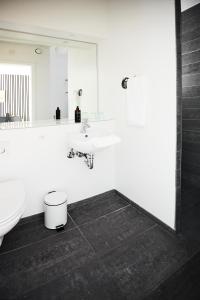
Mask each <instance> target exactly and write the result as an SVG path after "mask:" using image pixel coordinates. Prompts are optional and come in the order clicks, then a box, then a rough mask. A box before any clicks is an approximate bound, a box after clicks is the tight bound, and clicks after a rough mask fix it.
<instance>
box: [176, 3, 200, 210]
mask: <svg viewBox="0 0 200 300" xmlns="http://www.w3.org/2000/svg"><path fill="white" fill-rule="evenodd" d="M181 25H182V33H181V44H182V119H183V121H182V200H181V201H182V205H184V208H183V209H185V210H188V209H192V207H193V208H194V206H195V205H197V204H198V202H199V204H200V4H198V5H196V6H193V7H192V8H190V9H188V10H186V11H184V12H183V13H182V21H181ZM185 192H187V199H186V198H185V199H184V195H185ZM191 194H193V195H194V194H195V195H196V196H195V197H190V195H191Z"/></svg>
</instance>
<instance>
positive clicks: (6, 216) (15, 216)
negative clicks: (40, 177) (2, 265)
mask: <svg viewBox="0 0 200 300" xmlns="http://www.w3.org/2000/svg"><path fill="white" fill-rule="evenodd" d="M24 208H25V190H24V185H23V183H22V182H21V181H19V180H10V181H3V182H0V246H1V244H2V241H3V237H4V235H5V234H6V233H8V232H9V231H10V230H11V229H12V228H13V227H14V226H15V225H16V224H17V223H18V222H19V220H20V219H21V216H22V215H23V213H24Z"/></svg>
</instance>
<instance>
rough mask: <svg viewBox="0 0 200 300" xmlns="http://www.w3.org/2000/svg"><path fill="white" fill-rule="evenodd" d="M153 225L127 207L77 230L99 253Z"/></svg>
mask: <svg viewBox="0 0 200 300" xmlns="http://www.w3.org/2000/svg"><path fill="white" fill-rule="evenodd" d="M153 225H155V222H154V221H152V219H150V218H148V217H147V216H144V215H143V214H141V213H140V212H138V210H137V209H136V208H134V207H133V206H131V205H129V206H127V207H125V208H122V209H120V210H118V211H116V212H113V213H111V214H109V215H107V216H104V217H102V218H99V219H97V220H95V221H93V222H92V223H88V224H85V225H82V226H80V227H79V228H80V230H81V231H82V232H83V234H84V235H85V237H86V238H87V240H88V241H89V242H90V243H91V245H92V246H93V248H94V249H95V251H96V252H97V253H99V252H102V251H106V250H108V249H111V248H113V247H116V246H118V245H120V244H121V243H127V239H129V238H130V237H134V236H136V235H138V234H141V233H142V232H144V231H145V230H147V229H148V228H150V227H152V226H153Z"/></svg>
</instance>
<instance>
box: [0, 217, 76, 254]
mask: <svg viewBox="0 0 200 300" xmlns="http://www.w3.org/2000/svg"><path fill="white" fill-rule="evenodd" d="M70 218H71V216H70ZM71 219H72V218H71ZM72 222H73V224H74V227H72V228H71V229H68V230H64V231H61V232H57V234H54V235H53V234H52V235H50V236H47V237H44V238H42V239H40V240H38V241H35V242H31V243H28V244H26V245H23V246H20V247H17V248H15V249H11V250H8V251H5V252H3V253H0V257H1V256H2V255H4V254H9V253H12V252H15V251H18V250H20V249H23V248H26V247H29V246H31V245H34V244H38V243H40V242H41V241H44V240H48V239H50V238H53V237H55V236H61V235H62V234H64V233H66V232H68V231H71V230H73V229H77V227H78V226H77V225H76V223H75V222H74V220H72Z"/></svg>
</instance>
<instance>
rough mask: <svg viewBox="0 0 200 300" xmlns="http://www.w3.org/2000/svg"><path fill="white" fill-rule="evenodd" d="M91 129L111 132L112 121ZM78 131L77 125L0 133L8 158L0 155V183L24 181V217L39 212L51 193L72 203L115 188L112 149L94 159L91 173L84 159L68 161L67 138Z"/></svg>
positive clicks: (100, 153) (93, 126) (96, 124)
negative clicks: (58, 193) (57, 192)
mask: <svg viewBox="0 0 200 300" xmlns="http://www.w3.org/2000/svg"><path fill="white" fill-rule="evenodd" d="M91 125H92V128H93V129H94V128H106V129H107V130H109V131H111V132H112V131H113V128H114V123H113V122H112V121H107V122H100V123H92V124H91ZM79 130H80V125H78V124H77V125H62V126H51V127H44V128H32V129H18V130H5V131H3V130H2V131H1V132H0V143H1V141H6V142H7V145H8V146H7V147H6V152H7V154H5V155H0V181H1V180H6V179H14V178H20V179H22V180H23V182H24V183H25V188H26V192H27V198H26V211H25V214H24V216H28V215H32V214H36V213H39V212H41V211H42V210H43V207H42V201H43V196H44V195H45V194H46V193H47V192H48V191H51V190H64V191H66V192H67V195H68V203H72V202H75V201H79V200H82V199H84V198H87V197H90V196H94V195H97V194H99V193H103V192H105V191H108V190H110V189H113V188H114V155H113V149H109V150H106V151H103V152H99V153H98V154H96V155H95V159H94V169H93V170H89V169H88V168H87V166H86V165H85V163H84V160H83V158H75V159H69V158H67V154H68V136H69V134H70V133H71V132H72V131H79ZM105 170H106V172H105Z"/></svg>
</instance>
